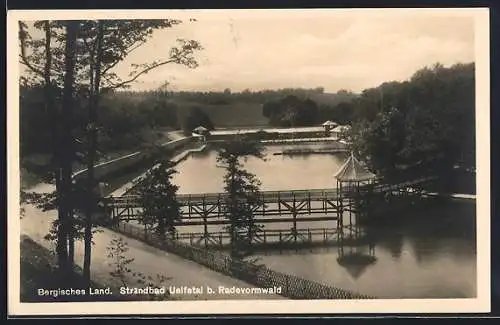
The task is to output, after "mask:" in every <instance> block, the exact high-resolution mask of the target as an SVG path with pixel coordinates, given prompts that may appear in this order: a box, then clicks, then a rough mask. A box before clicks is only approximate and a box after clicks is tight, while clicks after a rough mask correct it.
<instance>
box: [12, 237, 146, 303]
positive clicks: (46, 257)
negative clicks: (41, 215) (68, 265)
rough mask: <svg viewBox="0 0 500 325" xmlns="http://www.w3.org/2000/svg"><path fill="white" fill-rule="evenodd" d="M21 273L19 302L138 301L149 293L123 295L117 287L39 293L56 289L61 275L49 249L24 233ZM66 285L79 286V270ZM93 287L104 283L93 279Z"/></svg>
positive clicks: (21, 244) (21, 243) (95, 287)
mask: <svg viewBox="0 0 500 325" xmlns="http://www.w3.org/2000/svg"><path fill="white" fill-rule="evenodd" d="M20 248H21V251H20V253H21V254H20V255H21V265H20V266H21V274H20V301H21V302H24V303H26V302H85V301H140V300H149V299H148V296H138V295H130V296H122V295H119V294H117V292H119V290H118V288H117V287H116V286H113V287H112V291H113V294H111V295H92V296H88V295H78V294H74V295H57V297H54V296H52V295H39V294H38V290H39V289H45V290H56V289H58V288H60V287H61V286H60V278H59V276H58V273H57V261H56V257H55V256H54V254H53V253H51V252H50V251H49V250H47V249H46V248H44V247H43V246H40V245H39V244H37V243H36V242H35V241H33V240H32V239H30V238H29V237H27V236H21V242H20ZM67 283H68V284H67V287H68V288H73V289H75V290H76V289H82V288H84V287H85V286H84V281H83V277H82V273H81V269H80V268H78V267H75V271H74V273H73V274H72V276H71V278H70V279H68V282H67ZM91 287H92V288H93V289H104V288H106V286H104V285H102V284H100V283H95V282H93V283H92V285H91Z"/></svg>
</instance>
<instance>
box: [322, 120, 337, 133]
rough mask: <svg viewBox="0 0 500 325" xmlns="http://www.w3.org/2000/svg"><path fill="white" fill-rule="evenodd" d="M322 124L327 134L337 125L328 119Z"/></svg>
mask: <svg viewBox="0 0 500 325" xmlns="http://www.w3.org/2000/svg"><path fill="white" fill-rule="evenodd" d="M322 125H323V127H324V128H325V132H326V133H327V134H329V133H330V131H331V130H332V129H333V128H335V127H336V126H337V125H338V123H335V122H333V121H330V120H328V121H326V122H325V123H323V124H322Z"/></svg>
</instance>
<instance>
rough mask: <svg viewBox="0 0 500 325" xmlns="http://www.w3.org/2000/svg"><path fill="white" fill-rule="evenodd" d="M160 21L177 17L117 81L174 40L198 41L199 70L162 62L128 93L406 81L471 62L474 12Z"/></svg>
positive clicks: (249, 14) (280, 13)
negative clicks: (427, 70) (437, 67)
mask: <svg viewBox="0 0 500 325" xmlns="http://www.w3.org/2000/svg"><path fill="white" fill-rule="evenodd" d="M190 17H192V18H196V20H197V21H196V22H189V18H190ZM166 18H180V19H183V20H184V23H183V24H182V25H177V26H174V27H173V28H169V29H166V30H160V31H156V32H155V33H154V34H153V36H152V38H151V39H150V40H149V41H148V42H147V43H146V44H145V45H144V46H142V47H141V48H139V49H137V50H136V51H134V52H133V53H131V54H130V56H129V57H127V59H126V60H125V61H124V62H123V63H121V64H119V65H118V66H117V67H116V69H115V72H117V73H118V75H120V76H122V77H123V78H124V79H125V78H126V77H127V75H128V73H129V71H130V65H131V64H132V63H145V62H151V61H153V60H159V59H161V58H162V57H163V58H164V57H166V56H167V55H168V51H169V49H170V47H171V46H172V45H175V39H176V38H186V39H194V40H197V41H198V42H200V43H201V45H202V46H203V47H204V50H202V51H200V52H199V53H197V54H196V58H197V60H198V62H199V67H198V68H196V69H189V68H186V67H183V66H179V65H175V64H171V65H166V66H163V67H161V68H158V69H156V70H154V71H152V72H150V73H149V74H147V75H145V76H143V77H141V78H140V79H139V81H138V82H136V83H134V84H133V85H132V89H134V90H147V89H155V88H158V87H159V86H161V85H162V84H164V83H165V82H168V83H169V87H170V89H171V90H174V91H179V90H199V91H219V90H224V89H225V88H230V89H231V90H232V91H242V90H244V89H250V90H261V89H276V88H286V87H304V88H315V87H324V89H325V92H336V91H338V90H340V89H347V90H351V91H354V92H359V91H361V90H363V89H365V88H369V87H374V86H377V85H379V84H380V83H382V82H385V81H392V80H405V79H407V78H409V77H410V76H411V75H412V74H413V73H414V72H415V71H416V70H418V69H420V68H422V67H424V66H430V65H433V64H434V63H436V62H440V63H442V64H444V65H445V66H449V65H452V64H455V63H457V62H473V61H474V53H475V46H474V16H473V13H472V12H471V11H466V10H460V11H456V10H453V11H451V10H435V11H430V10H416V9H411V10H404V9H394V10H391V9H379V10H362V9H358V10H354V9H351V10H338V9H330V10H304V9H295V10H223V11H220V10H205V11H172V14H171V15H169V16H168V17H166Z"/></svg>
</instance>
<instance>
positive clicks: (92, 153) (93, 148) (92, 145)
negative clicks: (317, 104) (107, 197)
mask: <svg viewBox="0 0 500 325" xmlns="http://www.w3.org/2000/svg"><path fill="white" fill-rule="evenodd" d="M102 41H103V23H102V21H99V22H98V34H97V57H96V59H95V60H94V62H93V64H92V65H93V66H92V67H91V69H90V70H91V73H92V74H93V76H92V77H91V79H92V80H93V83H92V86H91V89H90V96H89V121H88V122H89V123H88V134H89V152H88V157H87V159H88V161H87V176H88V190H87V197H88V202H87V204H86V213H85V235H84V236H85V239H84V240H85V253H84V254H85V255H84V260H83V277H84V281H85V283H86V285H87V286H88V287H90V262H91V258H92V256H91V252H92V214H93V213H94V207H95V206H96V203H97V202H95V199H96V196H95V187H96V181H95V175H94V163H95V160H96V152H97V125H96V123H97V114H96V109H97V105H98V100H99V91H100V89H99V87H100V79H101V60H102Z"/></svg>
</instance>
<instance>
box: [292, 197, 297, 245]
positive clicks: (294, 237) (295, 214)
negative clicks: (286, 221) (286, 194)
mask: <svg viewBox="0 0 500 325" xmlns="http://www.w3.org/2000/svg"><path fill="white" fill-rule="evenodd" d="M292 196H293V205H292V208H293V212H292V214H293V230H292V231H293V240H294V244H295V248H297V203H296V199H295V192H293V194H292Z"/></svg>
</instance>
